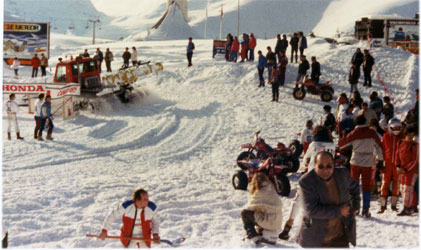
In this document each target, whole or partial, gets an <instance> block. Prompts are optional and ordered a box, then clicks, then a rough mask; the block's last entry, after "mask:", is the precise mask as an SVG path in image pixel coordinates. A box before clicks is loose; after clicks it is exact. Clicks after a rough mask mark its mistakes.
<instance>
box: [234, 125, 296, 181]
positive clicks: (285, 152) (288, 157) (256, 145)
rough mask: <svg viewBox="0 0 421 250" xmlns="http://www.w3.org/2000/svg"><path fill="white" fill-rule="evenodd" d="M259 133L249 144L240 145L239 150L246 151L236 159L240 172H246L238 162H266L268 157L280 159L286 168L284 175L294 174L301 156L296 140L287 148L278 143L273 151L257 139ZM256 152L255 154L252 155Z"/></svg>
mask: <svg viewBox="0 0 421 250" xmlns="http://www.w3.org/2000/svg"><path fill="white" fill-rule="evenodd" d="M259 134H260V131H257V132H256V133H255V134H254V137H253V140H252V142H251V143H247V144H243V145H241V148H243V149H247V151H244V152H241V153H240V155H238V157H237V165H238V167H240V168H241V169H242V170H247V167H245V166H244V165H243V164H240V163H239V161H242V160H251V159H258V160H261V161H263V160H266V159H267V158H268V157H274V156H276V157H277V158H279V159H280V158H282V160H283V162H284V165H285V166H288V168H285V169H284V170H283V172H284V173H288V172H290V173H295V172H297V170H298V169H299V168H300V161H299V159H298V157H299V156H300V155H301V153H302V151H303V148H302V146H301V144H300V142H299V141H298V140H293V141H292V142H291V143H290V145H289V147H285V145H284V144H283V143H281V142H278V144H277V147H276V148H275V149H274V148H272V147H271V146H270V145H268V144H267V143H266V142H265V140H264V139H263V138H261V137H259ZM254 152H256V154H255V153H254Z"/></svg>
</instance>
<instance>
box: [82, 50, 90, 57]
mask: <svg viewBox="0 0 421 250" xmlns="http://www.w3.org/2000/svg"><path fill="white" fill-rule="evenodd" d="M82 56H83V57H89V53H88V49H85V52H84V53H83V54H82Z"/></svg>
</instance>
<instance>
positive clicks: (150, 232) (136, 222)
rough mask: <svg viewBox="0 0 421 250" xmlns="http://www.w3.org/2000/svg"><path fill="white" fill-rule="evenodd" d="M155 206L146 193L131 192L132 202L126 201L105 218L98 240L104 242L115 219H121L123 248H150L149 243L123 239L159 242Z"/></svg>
mask: <svg viewBox="0 0 421 250" xmlns="http://www.w3.org/2000/svg"><path fill="white" fill-rule="evenodd" d="M156 208H157V207H156V205H155V203H153V202H151V201H149V197H148V192H147V191H145V190H144V189H142V188H139V189H137V190H136V191H134V192H133V196H132V200H128V201H125V202H123V203H122V204H119V205H118V206H117V207H115V208H114V209H113V210H112V211H111V212H110V214H109V215H108V216H107V217H106V218H105V221H104V224H103V227H102V231H101V234H100V235H99V238H100V239H102V240H104V239H105V238H106V237H107V231H108V230H109V229H110V228H111V225H112V224H113V222H114V221H115V220H116V219H117V218H122V220H123V226H122V227H121V234H120V237H122V238H121V239H120V241H121V243H122V244H123V245H124V247H130V248H135V247H137V248H140V247H145V246H147V247H149V248H150V247H151V242H150V241H138V240H129V239H123V237H124V238H131V237H136V238H145V239H151V238H152V237H153V239H154V240H155V242H159V240H160V237H159V222H158V220H157V218H156Z"/></svg>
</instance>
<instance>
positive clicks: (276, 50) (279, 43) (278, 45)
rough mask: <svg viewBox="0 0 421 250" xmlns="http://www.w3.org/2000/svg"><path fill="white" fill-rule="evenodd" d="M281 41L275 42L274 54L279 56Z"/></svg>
mask: <svg viewBox="0 0 421 250" xmlns="http://www.w3.org/2000/svg"><path fill="white" fill-rule="evenodd" d="M281 43H282V42H281V39H278V40H277V41H276V46H275V54H279V51H280V50H281V46H282V45H281Z"/></svg>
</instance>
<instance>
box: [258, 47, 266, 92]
mask: <svg viewBox="0 0 421 250" xmlns="http://www.w3.org/2000/svg"><path fill="white" fill-rule="evenodd" d="M257 54H258V55H259V62H258V64H257V72H258V73H259V81H260V83H259V87H264V86H265V79H264V78H263V73H264V71H265V67H266V57H264V56H263V54H262V51H261V50H259V51H258V52H257Z"/></svg>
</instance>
